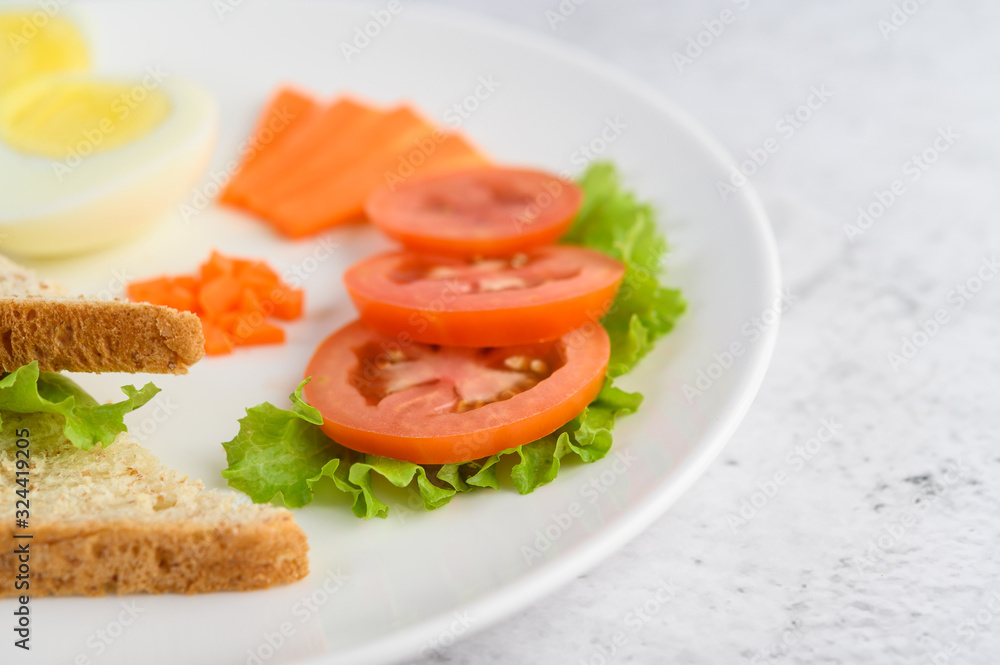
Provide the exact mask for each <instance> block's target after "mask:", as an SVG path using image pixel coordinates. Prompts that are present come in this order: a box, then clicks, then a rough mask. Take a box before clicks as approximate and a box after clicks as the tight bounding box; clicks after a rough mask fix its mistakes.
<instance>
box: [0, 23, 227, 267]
mask: <svg viewBox="0 0 1000 665" xmlns="http://www.w3.org/2000/svg"><path fill="white" fill-rule="evenodd" d="M29 44H34V46H33V47H32V48H36V49H37V48H45V47H46V42H45V41H33V42H29ZM52 48H58V49H61V50H62V51H61V53H60V54H57V55H58V58H56V57H55V56H53V58H48V59H46V58H45V57H43V56H41V55H39V54H37V53H36V54H34V55H33V56H32V62H34V63H38V62H42V63H45V62H50V61H51V60H53V59H59V58H62V59H65V55H64V54H63V52H65V50H66V49H65V42H59V43H58V44H57V46H53V47H52ZM29 50H30V49H29ZM36 68H37V66H36ZM22 69H30V68H29V67H27V66H26V67H22ZM41 69H42V70H43V71H41V72H39V73H35V74H34V75H22V76H19V78H18V79H17V80H16V81H14V82H12V83H9V84H7V85H4V86H2V87H0V252H3V253H8V252H9V253H12V254H20V255H24V256H31V257H54V256H63V255H69V254H78V253H82V252H87V251H91V250H95V249H98V248H101V247H105V246H107V245H110V244H113V243H116V242H118V241H121V240H124V239H126V238H128V237H130V236H134V235H136V234H138V233H139V232H141V231H143V230H145V229H146V228H148V227H149V226H150V225H151V224H153V223H154V222H156V221H157V220H160V219H163V218H164V217H165V216H166V215H167V214H168V213H169V212H170V211H171V210H172V209H176V207H177V206H178V204H179V203H180V202H181V201H182V200H183V198H184V197H185V196H187V195H188V193H189V192H190V190H191V187H192V186H193V185H194V184H195V183H196V182H197V181H198V179H199V178H200V177H201V175H202V173H203V172H204V170H205V168H206V166H207V164H208V161H209V159H210V157H211V154H212V150H213V148H214V145H215V139H216V135H217V130H218V108H217V105H216V103H215V101H214V99H213V98H212V97H211V95H210V94H209V93H208V92H207V91H205V90H204V89H203V88H201V87H200V86H199V85H197V84H195V83H193V82H191V81H187V80H184V79H182V78H179V77H176V76H174V75H173V74H172V73H170V72H169V71H165V70H164V69H163V68H161V67H159V66H149V67H146V68H144V69H143V70H142V71H141V72H140V73H138V74H137V75H136V76H135V77H133V78H130V79H109V78H102V77H97V76H94V75H91V74H88V73H85V72H80V71H79V69H80V68H78V67H67V68H63V71H52V70H53V69H56V68H52V67H49V68H45V67H42V68H41Z"/></svg>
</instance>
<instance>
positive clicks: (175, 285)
mask: <svg viewBox="0 0 1000 665" xmlns="http://www.w3.org/2000/svg"><path fill="white" fill-rule="evenodd" d="M190 283H191V281H190V280H187V279H183V278H175V277H158V278H155V279H150V280H146V281H144V282H133V283H131V284H129V285H128V290H127V292H126V293H127V295H128V298H129V300H132V301H134V302H148V303H152V304H154V305H164V306H166V307H173V308H174V309H176V310H181V311H187V312H193V311H195V309H196V304H197V302H196V299H195V295H194V289H193V288H191V286H189V284H190Z"/></svg>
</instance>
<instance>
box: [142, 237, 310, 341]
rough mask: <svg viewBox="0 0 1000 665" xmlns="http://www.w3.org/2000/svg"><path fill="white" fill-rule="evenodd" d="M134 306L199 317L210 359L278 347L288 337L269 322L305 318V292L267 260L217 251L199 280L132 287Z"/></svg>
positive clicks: (148, 282) (188, 278)
mask: <svg viewBox="0 0 1000 665" xmlns="http://www.w3.org/2000/svg"><path fill="white" fill-rule="evenodd" d="M127 293H128V297H129V298H130V299H131V300H133V301H137V302H139V301H141V302H151V303H155V304H158V305H168V306H170V307H175V308H178V309H187V310H188V311H193V312H195V313H196V314H198V316H199V318H200V319H201V323H202V330H203V332H204V335H205V352H206V353H208V354H209V355H219V354H224V353H230V352H231V351H232V350H233V347H234V346H246V345H250V344H277V343H280V342H283V341H284V339H285V332H284V331H283V330H282V329H281V328H278V327H277V326H275V325H274V324H273V323H270V322H269V321H268V319H269V318H271V317H274V318H278V319H284V320H292V319H297V318H299V317H300V316H301V315H302V303H303V297H304V294H303V291H302V290H301V289H295V288H292V287H291V286H290V285H288V284H286V283H285V282H284V281H282V279H281V277H280V276H279V275H278V274H277V273H276V272H275V271H274V270H272V269H271V267H270V266H268V265H267V264H266V263H264V262H263V261H253V260H249V259H239V258H234V257H230V256H224V255H222V254H220V253H219V252H215V251H213V252H212V253H211V255H210V256H209V257H208V259H207V260H206V261H205V262H204V263H203V264H202V265H201V266H200V267H199V269H198V274H197V275H182V276H179V277H157V278H154V279H149V280H144V281H140V282H133V283H131V284H129V285H128V291H127Z"/></svg>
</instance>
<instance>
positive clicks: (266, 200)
mask: <svg viewBox="0 0 1000 665" xmlns="http://www.w3.org/2000/svg"><path fill="white" fill-rule="evenodd" d="M430 131H431V127H430V125H428V124H427V123H426V122H425V121H424V120H423V119H421V118H420V116H418V115H417V114H416V113H415V112H414V111H413V110H412V109H410V108H409V107H406V106H402V107H399V108H397V109H394V110H392V111H390V112H388V113H386V114H385V115H383V116H382V117H380V118H378V119H377V120H376V121H375V122H373V123H370V124H369V125H367V126H365V127H363V128H361V129H359V130H357V131H355V132H353V133H352V134H348V135H345V136H343V137H342V139H341V140H338V142H337V143H336V145H335V146H331V147H328V146H326V145H323V144H318V145H317V146H316V150H314V151H313V154H312V155H310V157H309V158H308V159H306V160H304V161H302V162H301V163H300V164H298V165H289V168H288V171H287V173H286V174H285V175H284V176H283V177H282V179H281V180H280V181H278V182H275V183H273V185H271V186H268V187H265V188H261V189H259V190H257V191H255V192H253V193H252V194H251V195H250V196H249V197H248V198H247V201H246V204H247V207H248V208H250V209H251V210H253V211H254V212H257V213H259V214H261V215H263V216H264V217H265V218H267V217H268V213H269V211H270V210H271V209H272V208H273V207H274V206H276V205H280V204H281V203H283V202H285V201H288V200H293V199H296V198H298V197H299V196H302V195H306V194H311V193H315V192H316V191H317V190H321V189H322V188H323V187H324V186H325V185H326V183H328V182H330V181H331V180H332V179H334V178H336V177H338V176H339V175H341V174H343V173H347V172H348V171H350V170H351V169H353V168H354V166H355V165H357V164H358V163H360V162H363V161H365V160H367V159H370V158H371V156H372V154H373V153H378V152H383V151H386V150H393V149H394V148H395V147H396V146H397V145H400V146H401V145H404V144H408V143H409V142H410V141H411V140H413V139H415V138H416V137H417V136H420V135H423V134H426V133H429V132H430Z"/></svg>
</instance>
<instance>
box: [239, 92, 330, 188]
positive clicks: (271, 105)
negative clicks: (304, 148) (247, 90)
mask: <svg viewBox="0 0 1000 665" xmlns="http://www.w3.org/2000/svg"><path fill="white" fill-rule="evenodd" d="M317 108H318V105H317V104H316V102H315V101H313V99H312V98H311V97H309V96H307V95H304V94H302V93H300V92H298V91H296V90H293V89H291V88H281V89H280V90H278V92H277V93H276V94H275V95H274V96H273V97H271V99H270V100H269V101H268V103H267V104H266V105H265V107H264V110H263V111H262V112H261V114H260V117H259V118H258V119H257V126H256V127H255V129H254V131H253V134H251V136H250V140H249V141H248V142H247V144H246V148H245V149H244V153H243V161H242V162H241V163H240V166H239V168H238V170H237V171H236V173H235V174H234V175H233V178H232V179H231V180H230V182H229V185H228V186H227V187H226V188H225V189H224V190H223V191H222V194H221V195H220V196H219V200H220V201H222V202H223V203H229V204H239V202H240V200H241V197H240V194H239V192H240V189H241V186H242V182H243V179H244V178H245V177H246V175H247V174H249V173H250V171H251V170H252V167H253V166H254V165H255V164H257V163H259V162H260V161H262V160H263V158H264V157H265V156H266V155H268V154H270V153H271V152H272V151H273V150H275V149H276V148H278V147H279V146H280V145H281V144H282V143H283V142H285V141H286V140H287V139H288V137H289V136H292V135H294V134H295V131H296V129H297V128H298V127H299V126H300V125H301V124H303V123H304V122H305V121H307V120H308V119H309V118H310V117H311V116H312V115H313V113H314V112H315V111H316V109H317Z"/></svg>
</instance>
